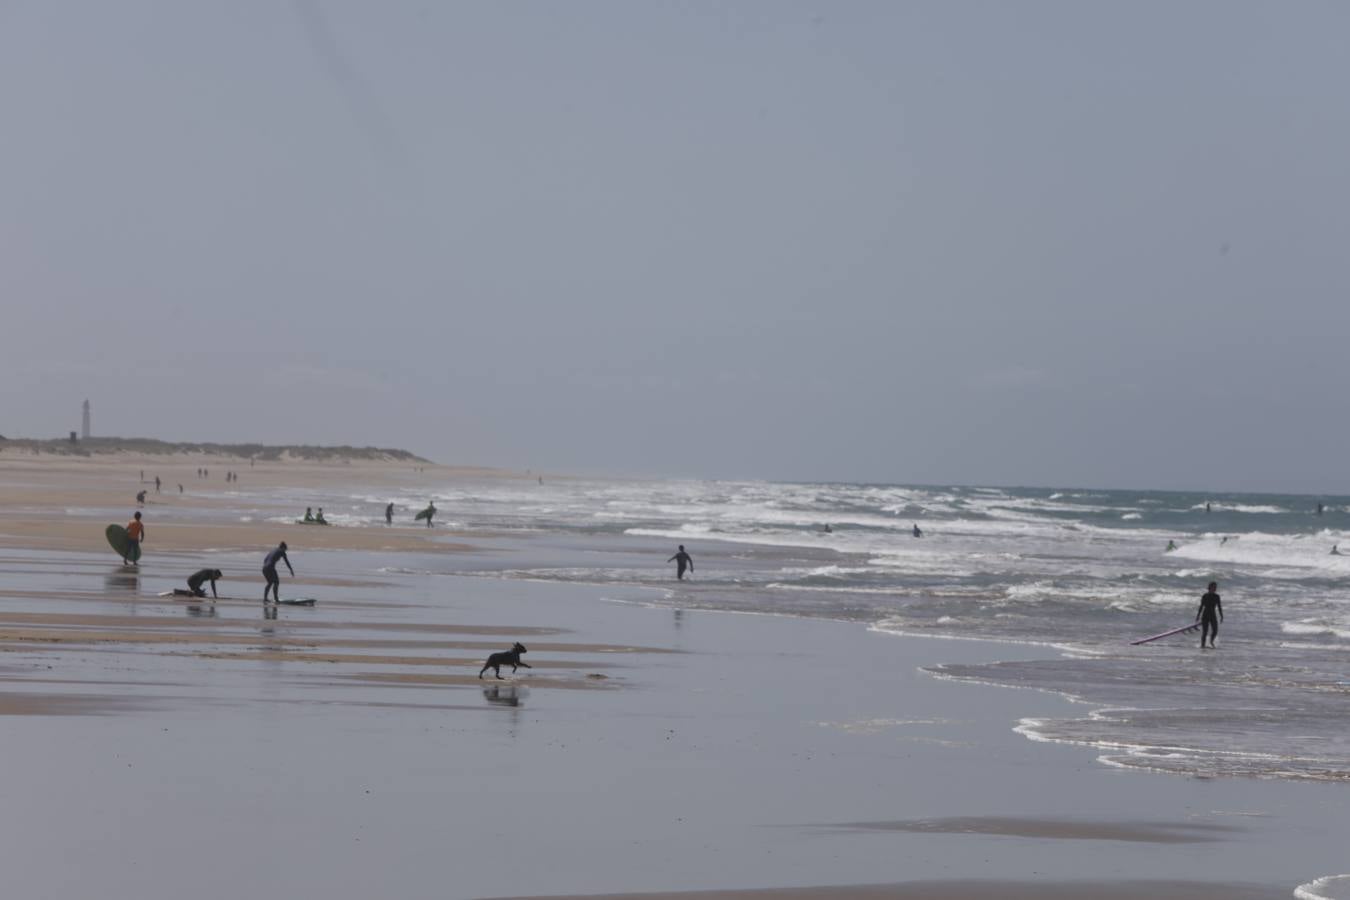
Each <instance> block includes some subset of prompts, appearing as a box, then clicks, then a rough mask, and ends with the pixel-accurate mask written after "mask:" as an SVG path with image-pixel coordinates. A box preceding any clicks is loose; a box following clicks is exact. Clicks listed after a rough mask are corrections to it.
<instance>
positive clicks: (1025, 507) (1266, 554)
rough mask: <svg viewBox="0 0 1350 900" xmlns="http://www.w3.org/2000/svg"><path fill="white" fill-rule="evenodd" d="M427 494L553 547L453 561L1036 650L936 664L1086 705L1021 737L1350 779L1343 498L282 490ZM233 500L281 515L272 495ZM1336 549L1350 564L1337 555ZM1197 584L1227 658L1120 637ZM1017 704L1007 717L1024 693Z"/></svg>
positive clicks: (342, 506)
mask: <svg viewBox="0 0 1350 900" xmlns="http://www.w3.org/2000/svg"><path fill="white" fill-rule="evenodd" d="M429 498H434V499H435V502H436V505H437V507H438V509H439V510H440V512H439V514H438V520H439V521H440V522H443V523H446V524H447V525H448V526H449V527H450V528H452V529H464V530H471V531H475V532H486V533H487V534H489V535H491V536H496V537H501V538H509V539H512V540H516V541H525V542H527V543H528V544H529V545H533V546H551V547H554V548H559V549H557V551H556V552H551V553H543V552H536V553H516V554H503V555H501V557H500V559H498V560H497V561H495V562H493V563H492V564H490V565H482V564H477V565H476V567H475V566H474V565H470V566H469V567H468V568H461V569H458V570H456V571H455V572H454V574H457V575H477V576H483V577H494V578H529V579H543V580H558V581H572V582H586V583H595V584H602V585H612V586H614V588H615V592H614V596H615V598H616V599H624V600H638V601H639V602H645V603H651V604H657V605H667V606H670V607H672V608H684V609H718V610H729V611H739V612H756V613H771V614H784V615H798V616H821V617H828V618H834V619H844V620H851V621H857V622H859V623H860V624H861V625H862V626H864V627H868V628H871V629H875V630H877V631H882V632H894V633H897V634H922V635H931V636H936V637H954V638H957V637H965V638H982V639H988V640H995V641H1011V642H1018V643H1029V644H1041V645H1046V653H1045V656H1044V659H1041V660H1038V661H1033V662H1026V661H1022V662H997V663H992V664H989V665H974V666H972V665H960V666H958V665H952V666H939V667H936V668H935V669H934V670H933V674H934V675H935V676H937V677H943V678H955V679H971V680H977V681H983V682H993V683H998V684H1004V685H1009V686H1014V687H1028V688H1037V689H1043V690H1049V691H1057V692H1061V693H1064V694H1066V695H1069V696H1072V697H1074V698H1076V699H1079V700H1081V701H1082V702H1083V703H1084V706H1083V714H1082V715H1081V716H1080V717H1076V718H1068V719H1059V720H1043V719H1029V718H1028V719H1022V720H1021V721H1020V722H1017V723H1016V724H1017V728H1018V730H1019V731H1020V732H1021V733H1023V734H1024V735H1026V736H1027V737H1028V738H1029V739H1032V740H1043V741H1062V742H1072V743H1079V744H1083V745H1086V746H1091V747H1095V748H1097V750H1098V753H1099V759H1100V760H1101V761H1102V762H1103V763H1105V764H1108V765H1115V766H1127V767H1136V768H1147V769H1154V770H1158V771H1164V772H1172V773H1178V774H1191V775H1242V776H1257V777H1287V778H1298V779H1317V780H1336V781H1346V780H1350V592H1347V590H1346V587H1347V578H1348V577H1350V498H1345V497H1322V498H1311V497H1305V496H1287V495H1264V494H1263V495H1249V494H1199V493H1196V494H1187V493H1174V492H1156V491H1122V490H1109V491H1108V490H1073V489H1063V490H1049V489H1015V488H994V487H959V486H953V487H911V486H900V485H885V484H781V483H769V482H724V481H677V480H668V481H619V480H585V479H550V480H549V481H547V482H546V483H544V484H542V485H541V484H537V483H535V482H534V481H530V480H527V479H507V478H500V479H483V480H474V481H466V482H456V483H454V484H444V485H439V486H434V487H429V488H418V489H417V491H416V492H415V493H411V492H409V493H407V494H405V495H403V496H386V495H383V494H376V493H357V494H354V495H353V496H351V497H347V498H334V497H331V496H330V497H317V496H302V495H297V496H295V497H292V498H288V502H291V503H292V504H293V505H294V504H298V507H299V508H300V509H303V507H304V506H307V505H314V506H318V505H321V504H322V505H323V506H324V507H325V510H326V513H327V516H328V518H329V520H330V521H332V522H334V524H335V525H337V526H339V527H340V526H353V527H365V526H368V525H372V524H376V523H382V522H383V507H384V504H385V503H386V502H388V501H390V500H394V501H396V502H397V503H398V504H399V510H400V512H399V515H400V518H407V517H409V516H410V515H411V511H413V510H415V509H420V508H421V507H422V506H424V505H425V502H426V500H427V499H429ZM1318 499H1320V500H1321V501H1322V502H1323V503H1324V504H1325V511H1324V513H1323V514H1322V515H1317V514H1316V513H1315V507H1316V504H1317V502H1318ZM1207 503H1208V504H1209V505H1210V508H1209V510H1208V511H1207V510H1206V504H1207ZM244 514H247V515H250V516H254V517H257V518H260V519H273V520H276V521H289V520H290V519H293V518H294V516H293V515H292V514H290V513H289V512H287V513H286V514H284V515H283V514H281V513H279V512H278V511H277V510H270V511H269V510H268V509H267V508H266V507H265V506H259V507H258V508H257V509H253V510H248V511H246V512H245V513H244ZM916 524H917V525H918V526H919V528H920V529H922V532H923V536H922V537H920V538H916V537H914V536H913V535H912V528H913V526H914V525H916ZM827 526H828V527H829V529H830V530H829V531H828V532H827V531H826V530H825V529H826V527H827ZM1169 541H1173V542H1175V544H1176V547H1177V549H1175V550H1173V551H1170V552H1169V551H1167V550H1166V548H1167V545H1168V542H1169ZM678 543H683V544H685V545H686V546H687V547H688V549H689V551H690V552H691V553H692V554H693V556H694V559H695V566H696V572H695V574H694V576H693V578H692V579H690V580H688V581H686V582H676V581H675V580H674V578H673V572H672V569H673V566H670V565H667V564H666V563H665V559H666V557H667V556H669V555H670V554H671V553H674V551H675V545H676V544H678ZM1342 543H1343V544H1344V545H1345V549H1346V555H1345V556H1339V555H1333V554H1332V552H1331V551H1332V548H1333V547H1334V546H1336V545H1338V544H1342ZM1210 580H1215V581H1218V582H1219V585H1220V587H1219V590H1220V593H1221V594H1222V596H1223V598H1224V612H1225V614H1226V620H1225V622H1224V624H1223V626H1222V627H1221V630H1220V634H1219V639H1218V645H1219V649H1217V650H1214V651H1204V652H1201V651H1200V650H1199V648H1198V642H1199V639H1198V635H1196V634H1185V635H1179V636H1176V637H1172V638H1166V639H1163V640H1161V641H1157V642H1155V643H1152V644H1148V645H1145V646H1141V647H1132V646H1130V644H1129V641H1131V640H1133V639H1137V638H1140V637H1145V636H1148V635H1151V634H1156V633H1158V632H1161V631H1164V630H1167V629H1169V628H1174V627H1177V626H1179V625H1183V624H1186V623H1187V622H1189V621H1192V620H1193V619H1194V617H1195V613H1196V607H1197V604H1198V600H1199V597H1200V595H1201V594H1202V593H1203V592H1204V590H1205V584H1206V583H1207V582H1208V581H1210ZM995 655H997V654H995ZM1009 708H1010V714H1013V715H1014V718H1015V712H1016V700H1015V699H1012V700H1010V703H1009Z"/></svg>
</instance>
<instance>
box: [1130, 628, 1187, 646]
mask: <svg viewBox="0 0 1350 900" xmlns="http://www.w3.org/2000/svg"><path fill="white" fill-rule="evenodd" d="M1199 627H1200V623H1199V622H1192V623H1191V624H1189V625H1182V626H1181V627H1180V628H1173V629H1172V630H1171V631H1164V632H1163V633H1162V634H1155V635H1153V636H1152V637H1146V638H1140V639H1139V640H1137V641H1130V646H1132V647H1138V646H1139V645H1140V644H1147V643H1150V642H1152V641H1156V640H1160V639H1161V638H1165V637H1171V636H1172V635H1174V634H1181V633H1182V632H1185V631H1194V630H1195V629H1197V628H1199Z"/></svg>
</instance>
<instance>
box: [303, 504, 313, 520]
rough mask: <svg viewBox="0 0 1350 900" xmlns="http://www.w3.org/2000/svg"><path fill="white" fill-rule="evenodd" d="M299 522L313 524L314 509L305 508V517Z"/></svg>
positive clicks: (310, 507)
mask: <svg viewBox="0 0 1350 900" xmlns="http://www.w3.org/2000/svg"><path fill="white" fill-rule="evenodd" d="M300 521H302V522H313V521H314V508H313V507H312V506H306V507H305V517H304V518H303V519H301V520H300Z"/></svg>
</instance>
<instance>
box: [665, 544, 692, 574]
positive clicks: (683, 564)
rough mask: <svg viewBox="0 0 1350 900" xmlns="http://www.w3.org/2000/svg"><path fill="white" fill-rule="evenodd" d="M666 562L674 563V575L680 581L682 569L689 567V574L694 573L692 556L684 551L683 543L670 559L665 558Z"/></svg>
mask: <svg viewBox="0 0 1350 900" xmlns="http://www.w3.org/2000/svg"><path fill="white" fill-rule="evenodd" d="M666 562H673V563H675V577H676V578H678V579H679V580H680V581H684V570H685V569H686V568H688V569H689V574H690V575H693V574H694V558H693V557H692V556H690V555H689V554H688V553H685V552H684V544H681V545H680V551H679V552H678V553H676V554H675V555H674V556H672V557H671V558H670V559H668V560H666Z"/></svg>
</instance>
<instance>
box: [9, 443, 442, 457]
mask: <svg viewBox="0 0 1350 900" xmlns="http://www.w3.org/2000/svg"><path fill="white" fill-rule="evenodd" d="M0 451H5V452H9V453H14V452H16V451H17V452H19V453H51V454H55V455H60V456H98V455H100V454H105V453H140V454H144V455H147V456H171V455H174V454H198V455H201V456H235V457H238V458H240V459H256V460H260V461H267V460H273V461H275V460H280V459H295V460H304V461H307V462H341V461H348V462H350V461H352V460H358V461H372V462H421V463H424V462H429V460H426V459H423V458H422V457H420V456H417V455H415V454H413V453H409V452H408V451H407V450H397V449H393V448H389V447H350V446H347V445H343V446H339V447H320V446H316V445H313V444H217V443H200V444H199V443H192V442H188V441H160V440H155V439H154V438H121V437H91V438H83V439H80V440H78V441H71V440H70V439H69V438H53V439H51V440H35V439H30V438H24V439H14V440H6V439H5V438H3V437H0Z"/></svg>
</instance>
